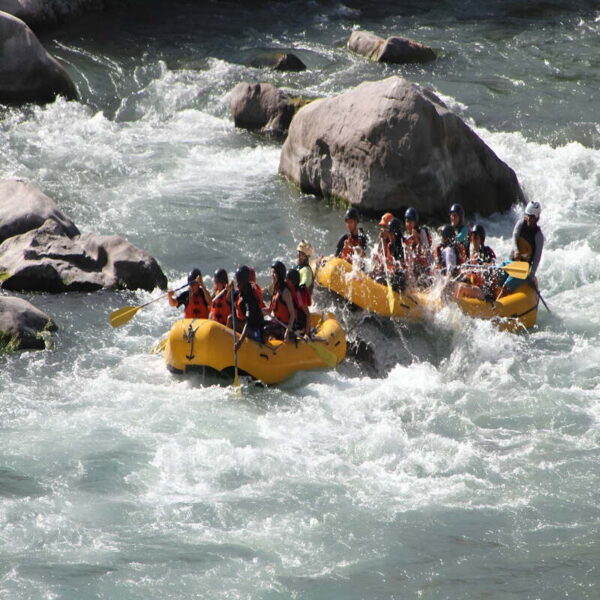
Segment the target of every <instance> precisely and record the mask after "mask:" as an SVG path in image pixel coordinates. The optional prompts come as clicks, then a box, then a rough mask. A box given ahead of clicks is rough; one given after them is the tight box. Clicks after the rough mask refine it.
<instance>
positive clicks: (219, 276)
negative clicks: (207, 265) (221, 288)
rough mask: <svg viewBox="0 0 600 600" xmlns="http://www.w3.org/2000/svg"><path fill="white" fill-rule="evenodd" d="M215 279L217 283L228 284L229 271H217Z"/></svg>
mask: <svg viewBox="0 0 600 600" xmlns="http://www.w3.org/2000/svg"><path fill="white" fill-rule="evenodd" d="M213 277H214V279H215V281H216V282H217V283H223V284H226V283H227V271H226V270H225V269H217V270H216V271H215V274H214V276H213Z"/></svg>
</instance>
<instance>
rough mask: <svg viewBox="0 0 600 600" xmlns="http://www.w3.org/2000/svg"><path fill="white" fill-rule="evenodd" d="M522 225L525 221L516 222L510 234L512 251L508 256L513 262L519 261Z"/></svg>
mask: <svg viewBox="0 0 600 600" xmlns="http://www.w3.org/2000/svg"><path fill="white" fill-rule="evenodd" d="M524 223H525V219H521V220H520V221H517V222H516V223H515V227H514V229H513V232H512V251H511V253H510V255H511V258H512V259H513V260H521V255H520V254H519V238H520V237H521V229H522V228H523V224H524Z"/></svg>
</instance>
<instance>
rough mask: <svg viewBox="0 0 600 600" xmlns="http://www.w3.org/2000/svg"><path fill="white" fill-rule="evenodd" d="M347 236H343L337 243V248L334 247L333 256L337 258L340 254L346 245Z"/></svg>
mask: <svg viewBox="0 0 600 600" xmlns="http://www.w3.org/2000/svg"><path fill="white" fill-rule="evenodd" d="M347 237H348V236H347V235H343V236H342V237H341V238H340V239H339V240H338V243H337V246H336V247H335V255H336V256H339V255H340V254H341V253H342V250H343V249H344V244H345V243H346V238H347Z"/></svg>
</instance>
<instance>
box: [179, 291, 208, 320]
mask: <svg viewBox="0 0 600 600" xmlns="http://www.w3.org/2000/svg"><path fill="white" fill-rule="evenodd" d="M184 314H185V318H186V319H208V304H207V302H206V298H205V297H204V292H203V291H202V290H198V293H197V294H194V293H192V292H190V293H189V295H188V303H187V305H186V307H185V313H184Z"/></svg>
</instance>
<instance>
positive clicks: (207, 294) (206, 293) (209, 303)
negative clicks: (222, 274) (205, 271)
mask: <svg viewBox="0 0 600 600" xmlns="http://www.w3.org/2000/svg"><path fill="white" fill-rule="evenodd" d="M198 283H199V284H200V289H201V290H202V293H203V294H204V301H205V302H206V306H208V308H210V307H211V306H212V299H211V297H210V292H209V291H208V290H207V289H206V286H205V285H204V281H202V278H201V277H199V278H198Z"/></svg>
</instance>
